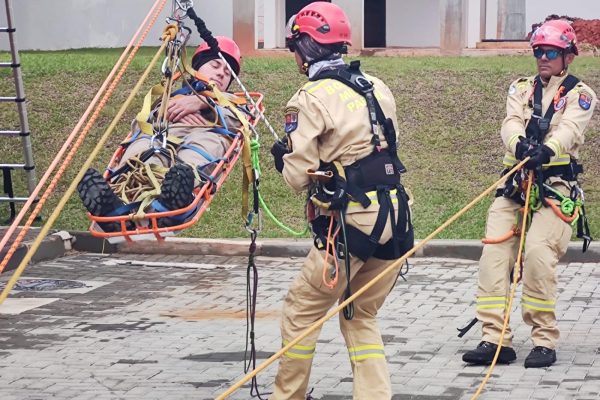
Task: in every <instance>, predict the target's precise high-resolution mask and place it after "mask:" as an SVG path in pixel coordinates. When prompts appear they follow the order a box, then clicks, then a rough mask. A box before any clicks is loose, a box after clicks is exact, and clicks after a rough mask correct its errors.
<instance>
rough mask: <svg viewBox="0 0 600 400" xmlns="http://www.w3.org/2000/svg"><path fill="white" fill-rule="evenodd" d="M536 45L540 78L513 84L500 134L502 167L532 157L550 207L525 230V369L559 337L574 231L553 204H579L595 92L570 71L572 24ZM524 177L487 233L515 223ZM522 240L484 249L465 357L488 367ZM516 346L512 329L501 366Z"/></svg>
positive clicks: (545, 357) (507, 192) (506, 191)
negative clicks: (476, 323) (561, 274)
mask: <svg viewBox="0 0 600 400" xmlns="http://www.w3.org/2000/svg"><path fill="white" fill-rule="evenodd" d="M531 47H532V48H533V55H534V56H535V58H536V61H537V70H538V75H537V76H534V77H529V78H522V79H518V80H516V81H515V82H513V83H512V84H511V85H510V88H509V90H508V99H507V116H506V118H505V119H504V122H503V123H502V129H501V136H502V141H503V142H504V145H505V146H506V149H507V153H506V155H505V157H504V164H505V166H507V167H510V166H512V165H514V164H515V163H516V162H517V160H523V159H525V157H531V158H530V160H529V161H528V162H527V163H526V165H525V168H526V169H527V170H535V171H536V172H535V173H536V176H537V181H536V184H537V189H538V190H539V192H540V193H541V194H540V195H539V198H538V199H534V201H538V202H540V203H541V202H542V201H544V198H545V199H546V200H545V203H546V204H544V205H543V206H541V207H540V208H539V209H538V210H537V211H535V212H534V213H533V218H532V221H531V225H530V227H529V230H528V232H527V236H526V242H525V249H524V259H523V296H522V299H521V308H522V314H523V320H524V321H525V323H527V324H528V325H530V326H531V327H532V329H531V337H532V341H533V346H534V347H533V349H532V350H531V352H530V353H529V355H528V356H527V358H526V359H525V367H526V368H540V367H547V366H550V365H552V364H553V363H554V362H555V361H556V351H555V349H556V344H557V341H558V338H559V331H558V328H557V327H556V315H555V304H556V295H557V293H556V284H557V276H556V266H557V264H558V261H559V259H560V258H561V257H562V256H563V255H564V254H565V252H566V250H567V246H568V244H569V241H570V238H571V234H572V228H571V225H570V224H569V223H568V222H565V221H564V218H562V217H569V215H562V216H561V215H560V214H569V210H568V208H567V209H563V210H562V211H558V209H556V210H555V209H554V208H553V207H550V204H549V203H550V202H553V203H556V204H558V203H560V202H563V201H569V200H570V201H572V202H573V203H575V204H577V203H576V202H580V201H582V197H583V196H582V193H583V192H582V191H581V189H580V188H579V186H578V185H577V181H576V179H577V173H579V172H581V171H582V168H581V166H580V165H579V164H577V158H578V154H579V150H580V148H581V146H582V145H583V142H584V131H585V129H586V127H587V125H588V123H589V121H590V119H591V117H592V113H593V109H594V106H595V104H596V95H595V94H594V92H593V91H592V90H591V89H590V88H589V87H588V86H587V85H585V84H584V83H582V82H580V81H579V80H578V79H577V78H575V77H573V76H571V75H569V74H568V72H567V68H568V66H569V64H571V62H572V61H573V59H574V58H575V56H576V55H577V54H578V50H577V45H576V36H575V31H574V30H573V28H572V27H571V25H570V24H569V23H568V22H567V21H564V20H551V21H548V22H546V23H544V24H543V25H542V26H541V27H540V28H538V29H537V30H536V31H535V32H534V34H533V36H532V38H531ZM520 174H521V173H520V172H519V173H518V174H517V175H516V176H515V177H514V179H511V180H509V182H508V183H507V184H506V186H505V187H504V188H502V189H499V191H498V194H497V198H496V199H495V201H494V202H493V204H492V205H491V207H490V210H489V212H488V219H487V226H486V237H488V238H495V237H500V236H502V235H503V234H504V233H506V232H508V231H509V230H510V229H511V226H512V225H513V224H514V223H515V215H516V213H517V212H518V210H519V208H520V207H521V206H522V203H523V199H524V195H523V194H522V193H521V192H520V190H521V189H520V188H519V186H520V185H519V182H518V180H519V179H518V178H519V176H522V175H520ZM523 175H524V174H523ZM571 214H572V210H571ZM580 214H581V212H580ZM578 224H579V225H578V237H584V238H589V232H585V231H587V222H586V221H585V217H584V215H580V217H579V220H578ZM586 240H587V239H586ZM518 241H519V238H518V237H517V236H513V237H512V238H511V239H509V240H507V241H504V242H501V243H498V244H486V245H485V246H484V248H483V253H482V255H481V260H480V264H479V265H480V269H479V288H478V291H477V318H478V319H479V320H480V321H482V323H483V338H482V342H481V343H480V344H479V345H478V346H477V348H476V349H474V350H472V351H469V352H467V353H465V354H464V355H463V361H465V362H468V363H473V364H489V363H491V361H492V359H493V357H494V354H495V351H496V348H497V344H498V342H499V340H500V334H501V330H502V326H503V319H504V315H505V312H510V311H509V310H506V308H505V307H506V304H507V300H508V297H507V296H508V293H509V287H510V274H511V269H512V268H513V266H514V263H515V259H516V253H517V250H518ZM511 346H512V333H511V332H510V329H509V330H508V331H507V332H506V335H505V337H504V341H503V343H502V349H501V351H500V355H499V359H498V362H499V363H504V364H508V363H510V362H512V361H514V360H516V354H515V351H514V350H513V349H512V347H511Z"/></svg>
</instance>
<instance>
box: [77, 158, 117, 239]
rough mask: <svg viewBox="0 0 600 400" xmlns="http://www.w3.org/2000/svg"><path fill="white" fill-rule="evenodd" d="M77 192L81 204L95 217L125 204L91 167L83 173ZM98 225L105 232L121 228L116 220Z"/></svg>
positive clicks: (104, 214)
mask: <svg viewBox="0 0 600 400" xmlns="http://www.w3.org/2000/svg"><path fill="white" fill-rule="evenodd" d="M77 193H78V194H79V197H80V198H81V201H82V202H83V206H84V207H85V208H86V209H87V210H88V211H89V212H90V214H92V215H94V216H97V217H105V216H107V215H109V214H110V213H112V212H113V211H115V210H116V209H117V208H119V207H121V206H123V205H124V204H125V203H124V202H123V200H121V199H120V198H119V197H118V196H117V195H116V194H115V192H113V190H112V188H111V187H110V186H109V185H108V182H106V180H105V179H104V178H103V177H102V175H101V174H100V172H98V171H96V170H95V169H93V168H89V169H88V170H87V171H86V172H85V174H84V175H83V178H82V179H81V181H80V182H79V184H78V185H77ZM98 225H99V226H100V228H102V230H103V231H105V232H115V231H119V230H121V225H120V224H119V223H118V222H100V223H98Z"/></svg>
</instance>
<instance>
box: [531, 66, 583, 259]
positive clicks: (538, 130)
mask: <svg viewBox="0 0 600 400" xmlns="http://www.w3.org/2000/svg"><path fill="white" fill-rule="evenodd" d="M579 82H580V80H579V79H578V78H576V77H575V76H573V75H568V76H567V77H566V78H565V80H564V81H563V82H562V85H561V87H560V89H559V90H562V93H564V95H565V96H566V95H567V93H569V92H570V91H571V90H573V89H574V88H575V86H577V84H578V83H579ZM542 90H543V85H542V79H541V78H540V76H539V75H537V76H536V77H535V87H534V90H533V115H532V117H531V119H530V120H529V123H528V124H527V128H526V129H525V135H526V136H527V138H529V139H533V140H535V141H536V143H538V144H540V145H541V144H543V143H544V139H545V137H546V134H547V133H548V130H549V129H550V121H552V117H553V116H554V112H555V111H556V110H555V108H554V104H553V102H551V103H550V106H549V107H548V109H547V110H546V113H545V114H544V116H543V117H542V97H543V93H542ZM534 120H536V121H537V123H535V122H533V121H534ZM582 172H583V167H582V166H581V165H580V164H577V163H576V162H575V160H574V159H571V163H570V164H569V165H565V166H559V167H550V168H548V170H546V171H538V173H537V179H538V182H537V183H538V187H539V190H540V193H539V196H540V200H541V201H542V204H543V205H544V206H547V205H548V204H547V202H546V196H545V194H544V185H543V183H544V181H545V179H546V178H548V177H549V176H554V175H557V174H563V175H566V177H567V178H568V179H569V180H575V179H576V178H577V174H579V173H582ZM577 237H578V238H580V239H583V252H584V253H585V251H586V250H587V249H588V247H589V245H590V243H591V241H592V240H593V238H592V237H591V234H590V228H589V226H588V220H587V217H586V215H585V208H584V206H583V205H582V206H581V216H580V218H579V219H578V221H577Z"/></svg>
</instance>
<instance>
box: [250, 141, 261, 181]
mask: <svg viewBox="0 0 600 400" xmlns="http://www.w3.org/2000/svg"><path fill="white" fill-rule="evenodd" d="M259 149H260V143H259V142H258V140H256V139H252V140H251V141H250V159H251V160H252V168H254V170H255V171H256V174H257V176H261V172H260V160H259V159H258V151H259Z"/></svg>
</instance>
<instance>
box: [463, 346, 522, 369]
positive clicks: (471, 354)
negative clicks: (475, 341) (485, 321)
mask: <svg viewBox="0 0 600 400" xmlns="http://www.w3.org/2000/svg"><path fill="white" fill-rule="evenodd" d="M497 348H498V345H496V344H494V343H490V342H486V341H483V342H481V343H479V345H477V348H476V349H475V350H471V351H467V352H466V353H465V354H463V357H462V359H463V361H464V362H466V363H469V364H475V365H488V364H491V363H492V361H493V360H494V355H495V354H496V349H497ZM516 359H517V354H516V353H515V351H514V350H513V349H512V347H504V346H502V349H501V350H500V354H499V355H498V361H497V363H498V364H510V363H511V362H513V361H515V360H516Z"/></svg>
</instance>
